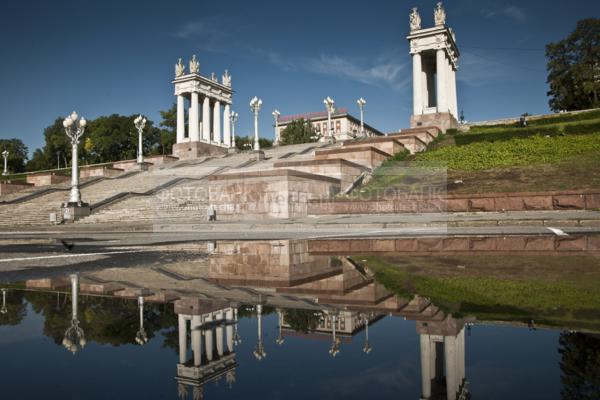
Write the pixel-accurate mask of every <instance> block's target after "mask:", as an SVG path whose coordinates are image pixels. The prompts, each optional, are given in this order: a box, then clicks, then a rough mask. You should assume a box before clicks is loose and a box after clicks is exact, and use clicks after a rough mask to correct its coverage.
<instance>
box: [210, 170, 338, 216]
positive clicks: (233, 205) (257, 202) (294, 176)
mask: <svg viewBox="0 0 600 400" xmlns="http://www.w3.org/2000/svg"><path fill="white" fill-rule="evenodd" d="M339 191H340V180H339V179H335V178H330V177H325V176H320V175H314V174H308V173H305V172H300V171H294V170H288V169H274V170H266V171H249V172H241V173H229V174H220V175H212V176H210V177H209V204H210V205H211V206H212V207H213V208H215V210H216V211H217V219H218V220H261V219H265V218H298V217H304V216H306V215H307V203H308V201H309V200H311V199H326V198H330V197H331V196H334V195H336V194H337V193H339Z"/></svg>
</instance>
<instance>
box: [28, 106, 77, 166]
mask: <svg viewBox="0 0 600 400" xmlns="http://www.w3.org/2000/svg"><path fill="white" fill-rule="evenodd" d="M44 140H45V144H44V147H43V148H42V149H41V150H40V151H39V152H38V151H37V150H36V151H35V152H34V154H33V157H32V158H31V160H30V162H28V163H27V166H26V169H27V170H28V171H37V170H42V169H53V168H56V167H57V157H58V158H60V160H61V161H62V164H61V166H62V167H65V166H66V160H67V159H70V154H71V143H70V140H69V138H68V137H67V135H66V134H65V128H64V127H63V118H62V117H58V118H56V119H55V120H54V122H53V123H52V125H50V126H48V127H46V129H44ZM82 146H83V144H80V148H79V150H80V151H81V149H82Z"/></svg>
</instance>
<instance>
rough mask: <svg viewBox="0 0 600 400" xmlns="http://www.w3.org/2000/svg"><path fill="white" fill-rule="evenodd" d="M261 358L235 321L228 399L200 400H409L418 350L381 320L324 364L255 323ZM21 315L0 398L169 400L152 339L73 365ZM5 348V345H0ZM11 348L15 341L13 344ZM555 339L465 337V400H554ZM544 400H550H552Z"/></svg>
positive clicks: (220, 393)
mask: <svg viewBox="0 0 600 400" xmlns="http://www.w3.org/2000/svg"><path fill="white" fill-rule="evenodd" d="M263 329H264V343H265V349H266V352H267V357H266V358H265V359H263V360H262V361H260V362H259V361H257V360H255V359H254V357H253V355H252V350H253V348H254V346H255V344H256V319H254V318H253V319H248V318H244V319H242V320H241V322H240V326H239V333H240V336H241V337H242V344H241V345H240V346H239V347H238V348H237V361H238V363H239V367H238V368H237V371H236V380H237V381H236V383H235V384H234V385H233V387H232V388H231V389H229V388H228V386H227V384H226V382H225V380H224V379H223V380H222V381H221V382H220V383H219V384H218V386H217V385H215V384H214V383H210V384H208V385H207V386H206V388H205V398H206V399H210V400H212V399H225V398H228V399H238V398H247V399H254V398H261V399H282V398H285V399H306V398H319V399H337V398H345V399H358V398H360V399H365V398H368V399H384V398H385V399H388V398H389V399H399V398H402V399H418V398H419V396H420V387H421V382H420V364H419V363H420V362H419V340H418V336H417V334H416V331H415V322H414V321H404V320H403V319H401V318H390V317H386V318H384V319H382V320H380V321H378V322H376V323H374V324H373V325H371V326H370V329H369V339H370V343H371V344H372V346H373V351H372V352H371V353H370V354H369V355H365V354H364V353H363V352H362V346H363V343H364V331H363V332H360V333H359V334H357V335H356V336H355V337H353V339H352V341H351V342H350V343H346V342H342V343H341V351H340V353H339V354H338V355H337V357H336V358H332V357H331V356H330V355H329V353H328V349H329V346H330V342H329V341H327V340H311V339H307V338H299V337H286V338H285V343H284V344H283V345H282V346H278V345H277V344H276V343H275V338H276V337H277V316H276V314H271V315H268V316H266V317H264V318H263ZM42 330H43V321H42V319H41V317H40V316H38V315H35V314H33V313H32V312H31V310H30V308H28V315H27V317H26V318H25V319H24V320H23V322H22V323H21V325H19V326H16V327H6V326H5V327H0V354H1V356H2V360H3V363H0V376H2V393H3V398H4V396H6V398H21V399H33V398H61V399H82V398H85V399H124V398H130V399H174V398H176V395H177V387H176V382H175V380H174V379H173V378H174V376H175V372H176V363H177V360H178V357H177V354H176V353H175V351H173V350H172V349H165V348H161V345H162V337H161V336H160V335H157V337H155V338H154V339H152V340H151V341H150V343H148V344H147V345H146V346H144V347H138V346H133V345H124V346H119V347H111V346H105V345H98V344H95V343H88V345H87V346H86V347H85V349H83V350H82V351H80V352H79V353H77V355H75V356H73V355H72V354H71V353H69V352H68V351H67V350H65V349H64V348H63V347H62V346H60V345H56V344H54V343H53V341H52V340H51V339H49V338H47V337H45V336H43V334H42ZM7 338H8V339H7ZM16 338H21V340H17V339H16ZM557 343H558V332H553V331H536V332H530V331H528V330H527V329H515V328H508V327H478V326H476V327H474V328H473V330H472V335H471V336H470V337H466V349H467V378H468V380H469V381H470V388H471V392H472V393H473V395H474V398H481V399H507V398H528V399H542V398H544V399H547V398H556V397H558V395H559V391H560V376H559V373H560V372H559V368H558V361H559V355H558V352H557ZM553 396H554V397H553Z"/></svg>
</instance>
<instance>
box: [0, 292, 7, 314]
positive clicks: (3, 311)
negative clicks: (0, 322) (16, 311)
mask: <svg viewBox="0 0 600 400" xmlns="http://www.w3.org/2000/svg"><path fill="white" fill-rule="evenodd" d="M7 312H8V309H7V308H6V289H2V308H0V313H1V314H6V313H7Z"/></svg>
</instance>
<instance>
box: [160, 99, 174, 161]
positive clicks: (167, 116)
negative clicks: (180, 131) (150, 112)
mask: <svg viewBox="0 0 600 400" xmlns="http://www.w3.org/2000/svg"><path fill="white" fill-rule="evenodd" d="M160 116H161V118H162V120H161V122H160V127H161V128H162V129H161V130H160V147H161V151H162V154H171V152H172V150H173V144H174V143H175V138H176V135H177V104H175V103H173V105H172V106H171V108H169V109H168V110H164V111H160Z"/></svg>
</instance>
